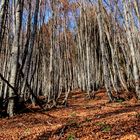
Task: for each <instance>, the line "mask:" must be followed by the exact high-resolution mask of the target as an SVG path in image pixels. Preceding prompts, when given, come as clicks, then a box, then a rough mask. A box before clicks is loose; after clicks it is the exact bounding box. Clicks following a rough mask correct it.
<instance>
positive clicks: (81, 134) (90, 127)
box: [0, 91, 140, 140]
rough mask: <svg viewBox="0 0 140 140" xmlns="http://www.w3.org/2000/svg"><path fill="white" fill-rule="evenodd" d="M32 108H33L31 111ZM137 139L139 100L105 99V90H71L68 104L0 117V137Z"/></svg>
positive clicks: (5, 139)
mask: <svg viewBox="0 0 140 140" xmlns="http://www.w3.org/2000/svg"><path fill="white" fill-rule="evenodd" d="M34 110H35V111H34ZM30 139H32V140H104V139H106V140H140V103H138V102H136V101H135V99H133V98H132V99H130V100H129V101H124V102H122V101H121V100H120V101H118V102H115V103H108V97H107V96H106V94H105V93H104V91H100V92H98V93H97V94H96V97H95V99H90V100H89V99H87V98H86V96H85V93H81V92H79V91H75V92H73V93H71V94H70V97H69V99H68V106H67V107H59V108H55V109H52V110H50V111H46V112H42V111H41V110H40V109H39V108H38V107H37V108H32V109H30V112H27V113H22V114H19V115H16V116H14V117H12V118H4V119H0V140H30Z"/></svg>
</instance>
